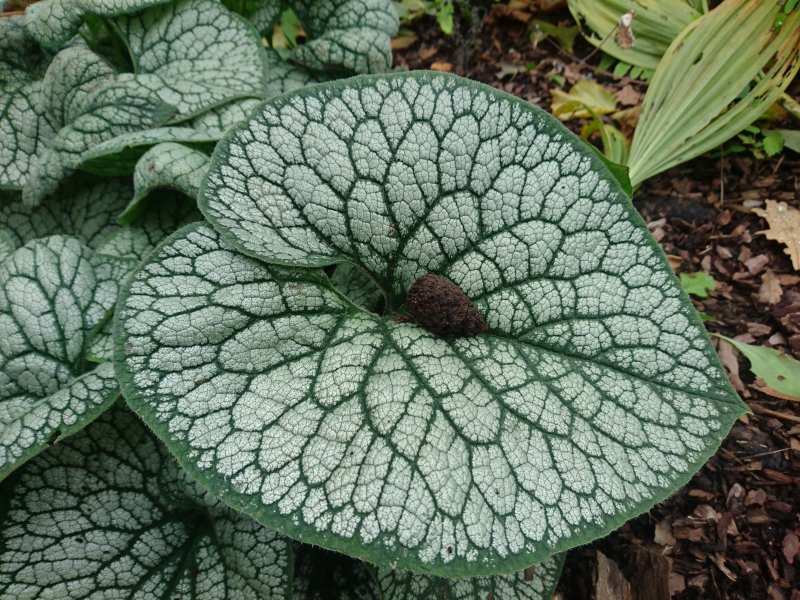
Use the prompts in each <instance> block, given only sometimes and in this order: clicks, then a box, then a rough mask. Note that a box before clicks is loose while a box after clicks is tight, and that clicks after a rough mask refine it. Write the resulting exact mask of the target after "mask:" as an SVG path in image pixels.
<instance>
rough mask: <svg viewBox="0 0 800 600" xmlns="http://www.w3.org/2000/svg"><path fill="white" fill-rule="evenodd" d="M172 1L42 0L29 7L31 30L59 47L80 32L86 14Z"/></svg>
mask: <svg viewBox="0 0 800 600" xmlns="http://www.w3.org/2000/svg"><path fill="white" fill-rule="evenodd" d="M168 1H169V0H39V2H35V3H33V4H30V5H29V6H28V7H27V8H26V9H25V27H26V28H27V30H28V33H29V34H30V35H31V37H33V38H34V39H36V40H37V41H38V42H39V43H40V44H41V45H42V46H44V47H46V48H59V47H61V46H63V45H64V44H65V43H66V42H68V41H69V40H70V39H71V38H72V37H73V36H74V35H76V34H77V33H78V29H79V28H80V26H81V24H82V23H83V17H84V15H86V14H92V15H100V16H104V17H110V16H115V15H122V14H125V13H130V12H136V11H139V10H142V9H144V8H147V7H148V6H153V5H155V4H162V3H164V2H168Z"/></svg>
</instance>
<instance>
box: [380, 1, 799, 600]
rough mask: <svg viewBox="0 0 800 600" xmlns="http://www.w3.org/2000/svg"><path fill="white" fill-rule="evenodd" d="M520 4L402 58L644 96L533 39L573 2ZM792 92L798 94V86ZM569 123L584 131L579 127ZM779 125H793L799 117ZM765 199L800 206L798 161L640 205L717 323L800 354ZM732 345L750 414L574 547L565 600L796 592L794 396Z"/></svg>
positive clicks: (775, 599)
mask: <svg viewBox="0 0 800 600" xmlns="http://www.w3.org/2000/svg"><path fill="white" fill-rule="evenodd" d="M511 4H516V5H517V6H518V7H519V6H522V8H521V9H520V10H518V11H517V13H516V14H515V13H514V12H513V11H511V10H509V9H508V7H507V6H506V5H505V3H504V4H499V5H494V6H492V7H487V8H475V9H473V14H474V19H473V22H472V24H471V25H470V24H469V23H468V22H467V21H466V20H465V19H462V20H460V21H459V22H458V23H457V27H456V31H455V32H454V34H453V35H452V36H444V35H443V34H442V33H441V32H440V31H439V29H438V26H437V24H436V22H435V21H434V20H433V19H428V18H422V19H418V20H416V21H415V22H414V23H413V24H412V25H411V29H412V31H413V33H414V35H415V36H416V39H415V40H414V41H413V42H412V43H410V44H409V45H407V46H406V47H405V48H402V49H397V50H396V53H395V57H396V62H397V63H398V64H399V65H400V66H403V67H406V68H409V69H430V68H433V69H438V70H446V71H452V72H454V73H457V74H459V75H463V76H466V77H469V78H471V79H475V80H478V81H482V82H484V83H487V84H489V85H492V86H494V87H496V88H499V89H502V90H505V91H507V92H510V93H512V94H514V95H516V96H519V97H521V98H525V99H527V100H529V101H530V102H532V103H533V104H536V105H537V106H539V107H541V108H544V109H545V110H549V108H550V101H551V89H552V88H554V87H555V86H556V81H558V79H559V78H563V81H564V82H565V88H567V89H569V87H571V85H572V84H573V83H575V82H576V81H578V80H579V79H582V78H587V77H588V78H592V79H595V80H596V81H598V82H599V83H601V84H603V85H604V86H606V87H608V88H609V89H611V90H617V91H619V90H623V89H624V88H629V89H627V90H626V92H623V93H621V94H620V96H619V97H620V98H636V96H637V94H636V93H637V92H638V93H639V94H643V93H644V91H645V90H646V85H645V84H644V82H640V81H635V80H630V79H627V78H623V79H615V78H614V77H613V76H612V75H611V74H610V73H607V72H605V71H599V70H598V69H597V66H596V65H597V64H598V62H599V60H600V53H593V49H592V47H591V46H589V45H588V44H587V43H586V42H584V41H583V40H581V39H580V38H579V39H578V40H576V44H575V55H571V54H568V53H567V52H565V51H564V50H563V49H561V48H560V47H558V46H557V45H555V44H554V43H551V41H550V40H545V41H544V42H542V43H540V44H539V46H538V48H533V46H532V44H531V41H530V39H529V27H530V20H531V19H532V18H542V19H546V20H547V21H549V22H550V23H554V24H561V25H567V26H571V25H573V24H574V23H573V21H572V18H571V16H570V15H569V13H568V12H567V11H564V10H562V11H560V12H559V11H557V12H553V13H548V14H544V15H543V14H526V12H525V6H532V5H534V4H536V3H534V2H516V3H511ZM581 57H584V58H581ZM533 64H535V65H536V66H535V68H533V70H530V71H528V70H527V69H528V68H529V67H530V66H531V65H533ZM790 93H791V94H792V95H793V97H795V98H796V97H798V95H800V84H798V82H797V81H796V82H795V83H794V84H793V88H790ZM566 124H567V126H568V127H570V128H572V129H573V130H574V131H576V132H577V131H579V130H580V127H581V126H582V125H583V123H582V122H581V121H579V120H575V121H569V122H567V123H566ZM785 126H787V127H791V128H794V129H797V128H798V125H797V122H796V121H795V122H794V123H791V122H787V123H786V125H785ZM626 133H630V132H629V131H628V132H626ZM767 199H770V200H778V201H781V200H782V201H785V202H787V203H788V204H789V206H791V207H794V208H798V209H800V156H798V155H797V154H793V153H792V152H791V151H788V150H786V151H784V153H783V154H781V155H779V156H777V157H775V158H773V159H769V160H758V159H756V158H754V157H753V155H752V154H751V153H739V154H729V155H728V156H725V157H723V158H719V153H718V154H717V157H714V156H705V157H701V158H698V159H695V160H692V161H690V162H688V163H685V164H684V165H681V166H679V167H677V168H674V169H672V170H670V171H668V172H666V173H664V174H662V175H660V176H657V177H655V178H653V179H651V180H649V181H647V182H646V183H645V184H644V185H643V186H642V187H641V188H640V189H639V190H638V191H637V192H636V194H635V197H634V205H635V206H636V207H637V209H638V210H639V211H640V212H641V213H642V216H643V217H644V219H645V221H646V222H647V223H648V225H649V227H650V229H651V231H652V232H653V234H654V236H655V237H656V239H657V240H658V241H659V242H660V243H661V245H662V246H663V248H664V251H665V252H666V254H667V255H668V256H669V257H670V261H671V263H672V264H673V267H674V268H675V270H676V271H677V272H685V273H694V272H698V271H704V272H706V273H708V274H710V275H711V276H712V277H713V278H714V279H715V280H716V281H717V289H716V290H715V291H714V292H712V293H711V295H710V297H708V298H706V299H703V300H698V301H697V302H696V306H697V309H698V310H700V311H702V312H704V313H706V314H707V315H710V316H711V317H713V318H714V319H715V321H713V322H710V323H708V329H709V330H710V331H713V332H720V333H722V334H724V335H727V336H729V337H736V338H738V339H741V340H742V341H745V342H749V343H755V344H758V345H762V346H771V347H775V348H780V349H783V350H784V351H785V352H786V353H788V354H790V355H793V356H794V357H795V358H800V273H798V272H797V271H795V270H794V269H793V268H792V264H791V262H790V260H789V257H788V256H787V255H786V254H784V252H783V246H782V245H780V244H779V243H777V242H775V241H770V240H767V239H766V238H765V237H764V236H762V235H759V234H758V232H760V231H763V230H765V229H767V224H766V222H765V221H764V220H763V219H762V218H761V217H759V216H758V215H757V214H755V213H754V212H752V209H753V208H763V206H764V202H765V200H767ZM724 346H725V347H723V348H721V349H720V357H721V359H722V361H723V364H725V366H726V368H727V369H728V371H729V373H730V376H731V381H732V382H733V383H734V385H735V387H736V388H737V391H739V393H740V395H741V396H742V398H743V399H744V400H745V401H746V402H747V403H748V405H749V406H750V408H751V410H752V411H753V413H752V414H749V415H746V416H744V417H742V418H741V419H740V420H739V421H738V422H737V423H736V425H735V426H734V427H733V430H732V431H731V433H730V435H729V436H728V438H727V439H726V440H725V441H724V443H723V444H722V447H721V448H720V450H719V451H718V452H717V454H716V456H714V458H712V459H711V460H710V461H709V462H708V464H707V465H706V466H705V467H704V468H703V469H702V470H701V471H700V472H699V473H698V474H697V475H696V476H695V477H694V479H692V481H691V482H690V483H689V484H688V485H687V486H685V487H684V488H682V489H680V490H678V491H677V492H675V494H673V495H672V497H670V498H669V499H668V500H666V501H665V502H663V503H661V504H659V505H657V506H655V507H654V508H653V509H652V510H651V511H649V512H648V513H646V514H644V515H642V516H640V517H639V518H637V519H634V520H633V521H630V522H629V523H627V524H626V525H625V526H623V527H622V528H620V529H619V530H617V531H615V532H614V533H612V534H611V535H609V536H608V537H606V538H604V539H601V540H598V541H596V542H594V543H592V544H590V545H588V546H585V547H582V548H579V549H576V550H573V551H572V552H570V553H569V555H568V557H567V562H566V566H565V571H564V577H562V580H561V584H560V586H559V590H558V595H559V596H560V598H562V599H564V600H577V599H584V598H596V599H598V600H611V599H620V600H623V599H640V600H662V599H670V598H675V599H679V600H689V599H699V598H703V599H705V598H713V599H717V598H719V599H726V600H727V599H746V600H760V599H762V598H763V599H771V600H781V599H784V600H800V540H799V537H800V403H797V402H792V401H789V400H785V399H779V398H776V397H773V396H770V395H768V394H766V393H764V391H763V390H762V387H763V385H762V384H763V382H761V381H758V380H754V378H753V376H752V374H751V373H750V371H749V370H748V363H747V361H746V360H744V359H741V358H738V357H737V355H736V354H735V353H734V352H733V351H732V350H731V348H730V347H729V346H727V345H726V344H725V345H724Z"/></svg>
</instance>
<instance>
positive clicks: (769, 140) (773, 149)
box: [763, 130, 784, 156]
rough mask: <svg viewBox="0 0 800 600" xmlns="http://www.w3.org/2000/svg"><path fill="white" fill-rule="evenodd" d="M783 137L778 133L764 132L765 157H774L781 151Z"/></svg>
mask: <svg viewBox="0 0 800 600" xmlns="http://www.w3.org/2000/svg"><path fill="white" fill-rule="evenodd" d="M783 143H784V142H783V136H782V135H781V132H780V131H775V130H773V131H767V132H764V141H763V144H764V152H765V153H766V154H767V156H775V155H776V154H779V153H780V151H781V150H783Z"/></svg>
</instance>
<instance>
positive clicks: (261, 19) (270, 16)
mask: <svg viewBox="0 0 800 600" xmlns="http://www.w3.org/2000/svg"><path fill="white" fill-rule="evenodd" d="M255 5H256V6H255V9H254V10H253V11H252V13H251V14H250V15H249V19H250V20H251V21H252V22H253V25H254V26H255V28H256V31H258V33H260V34H261V35H262V36H264V37H265V38H267V39H270V38H271V37H272V29H273V28H274V27H275V25H276V24H277V23H278V19H279V18H280V16H281V12H282V11H283V7H284V2H283V0H256V2H255Z"/></svg>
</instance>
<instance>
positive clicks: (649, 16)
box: [567, 0, 700, 69]
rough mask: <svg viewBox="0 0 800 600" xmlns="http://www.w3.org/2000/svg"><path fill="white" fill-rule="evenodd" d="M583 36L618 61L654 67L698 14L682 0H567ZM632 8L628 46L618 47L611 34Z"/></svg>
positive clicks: (613, 33)
mask: <svg viewBox="0 0 800 600" xmlns="http://www.w3.org/2000/svg"><path fill="white" fill-rule="evenodd" d="M567 6H568V7H569V10H570V12H571V13H572V16H573V17H575V21H576V22H577V23H578V25H580V27H581V29H582V33H583V35H584V36H585V37H586V39H587V40H588V41H589V42H590V43H591V44H593V45H594V46H596V47H598V48H600V49H601V50H602V51H603V52H605V53H607V54H610V55H611V56H613V57H615V58H618V59H619V60H621V61H624V62H626V63H629V64H631V65H636V66H639V67H644V68H647V69H655V68H656V67H657V66H658V63H659V61H660V60H661V57H662V56H663V55H664V53H665V52H666V51H667V48H668V47H669V45H670V44H671V43H672V40H674V39H675V38H676V37H677V36H678V34H679V33H680V32H681V31H683V29H685V28H686V26H687V25H689V23H691V22H692V21H694V20H695V19H697V18H698V17H700V12H698V11H697V10H695V9H693V8H692V7H691V6H690V5H689V3H688V2H686V0H567ZM631 10H632V11H634V12H635V13H636V16H635V17H634V19H633V26H632V29H633V33H634V35H635V38H636V39H635V41H634V43H633V46H632V47H631V48H623V47H621V46H620V45H619V44H618V43H617V40H616V37H615V34H616V32H617V29H618V27H619V19H620V17H621V16H622V15H624V14H625V13H627V12H628V11H631Z"/></svg>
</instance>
